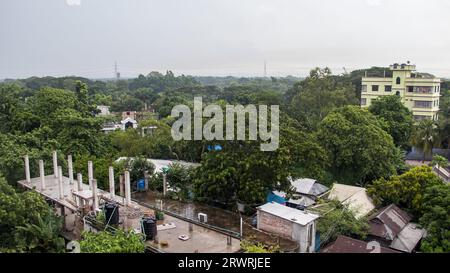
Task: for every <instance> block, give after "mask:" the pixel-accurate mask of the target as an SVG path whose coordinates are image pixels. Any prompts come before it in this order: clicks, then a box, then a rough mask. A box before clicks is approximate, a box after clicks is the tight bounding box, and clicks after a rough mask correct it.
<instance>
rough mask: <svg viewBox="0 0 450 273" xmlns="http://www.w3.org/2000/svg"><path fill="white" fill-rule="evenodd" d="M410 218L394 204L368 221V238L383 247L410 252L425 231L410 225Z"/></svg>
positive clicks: (412, 224)
mask: <svg viewBox="0 0 450 273" xmlns="http://www.w3.org/2000/svg"><path fill="white" fill-rule="evenodd" d="M410 221H411V216H410V215H409V214H408V213H407V212H405V211H403V210H401V209H400V208H399V207H397V206H396V205H394V204H391V205H389V206H387V207H384V208H383V209H381V210H380V211H379V212H378V213H376V214H375V215H373V216H372V217H371V218H370V220H369V225H370V230H369V236H370V237H371V238H373V239H374V240H376V241H378V242H380V243H381V244H382V245H384V246H389V247H390V248H394V249H397V250H400V251H403V252H412V251H414V249H415V248H416V245H417V244H418V243H419V242H420V240H421V239H422V237H423V236H424V235H425V230H424V229H421V228H419V227H418V226H417V225H416V224H414V223H411V222H410Z"/></svg>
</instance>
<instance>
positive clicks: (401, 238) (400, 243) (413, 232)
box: [390, 223, 425, 252]
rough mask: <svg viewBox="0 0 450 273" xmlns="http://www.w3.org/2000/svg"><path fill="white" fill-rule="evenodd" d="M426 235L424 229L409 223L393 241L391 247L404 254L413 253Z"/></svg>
mask: <svg viewBox="0 0 450 273" xmlns="http://www.w3.org/2000/svg"><path fill="white" fill-rule="evenodd" d="M424 235H425V230H424V229H421V228H419V227H418V226H417V224H414V223H409V224H407V225H406V227H404V228H403V229H402V231H400V233H399V234H398V235H397V237H396V238H395V239H394V240H393V241H392V243H391V245H390V247H391V248H394V249H397V250H400V251H404V252H412V251H413V250H414V249H415V248H416V245H417V244H418V243H419V241H420V239H422V237H423V236H424Z"/></svg>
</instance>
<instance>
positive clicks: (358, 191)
mask: <svg viewBox="0 0 450 273" xmlns="http://www.w3.org/2000/svg"><path fill="white" fill-rule="evenodd" d="M328 198H329V199H331V200H338V201H339V202H341V203H342V204H344V205H346V206H347V207H348V208H349V209H350V210H351V211H352V212H353V213H354V214H355V217H357V218H361V217H363V216H366V215H367V214H369V212H371V211H372V210H374V209H375V205H374V204H373V203H372V199H371V198H370V197H369V196H368V195H367V192H366V189H365V188H361V187H355V186H349V185H344V184H337V183H336V184H334V185H333V187H332V188H331V191H330V194H329V196H328Z"/></svg>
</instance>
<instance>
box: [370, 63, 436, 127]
mask: <svg viewBox="0 0 450 273" xmlns="http://www.w3.org/2000/svg"><path fill="white" fill-rule="evenodd" d="M389 68H390V71H389V72H390V73H389V74H390V75H389V76H386V73H385V76H384V77H370V76H368V75H367V73H366V75H365V77H363V78H362V82H361V106H362V107H368V106H370V104H371V103H372V101H374V100H376V99H377V98H379V97H381V96H389V95H397V96H400V97H401V98H402V102H403V104H404V105H405V106H406V107H408V109H409V110H411V111H412V113H413V115H414V119H415V120H423V119H432V120H437V119H438V112H439V97H440V91H441V80H440V79H438V78H436V77H434V76H432V75H430V74H426V73H415V72H414V71H415V70H416V66H415V65H412V64H410V63H409V62H408V63H407V64H393V65H391V66H390V67H389Z"/></svg>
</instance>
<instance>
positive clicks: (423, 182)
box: [367, 166, 443, 217]
mask: <svg viewBox="0 0 450 273" xmlns="http://www.w3.org/2000/svg"><path fill="white" fill-rule="evenodd" d="M442 183H443V182H442V181H441V180H440V179H439V178H438V177H437V176H436V175H435V174H434V173H433V172H432V171H431V168H430V167H428V166H421V167H415V168H412V169H411V170H409V171H407V172H405V173H404V174H401V175H394V176H392V177H390V178H389V179H385V178H380V179H379V180H376V181H374V182H373V184H372V185H369V187H368V188H367V193H368V194H369V195H370V196H371V197H372V199H373V200H374V202H375V203H376V204H378V205H389V204H391V203H394V204H396V205H397V206H399V207H401V208H405V209H407V210H408V211H409V212H411V213H412V214H413V215H415V216H416V217H418V216H420V215H421V213H422V211H423V208H424V205H423V202H424V192H425V189H426V188H428V187H430V186H434V185H440V184H442Z"/></svg>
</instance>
